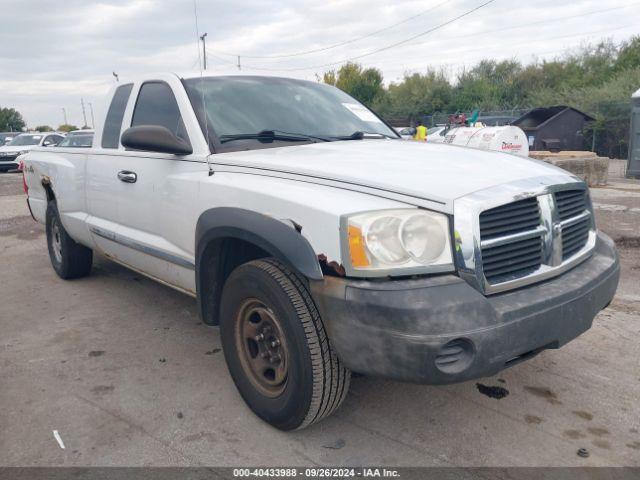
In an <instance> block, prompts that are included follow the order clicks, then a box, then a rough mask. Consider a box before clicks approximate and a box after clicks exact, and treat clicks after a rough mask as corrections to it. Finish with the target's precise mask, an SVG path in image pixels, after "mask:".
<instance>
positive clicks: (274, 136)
mask: <svg viewBox="0 0 640 480" xmlns="http://www.w3.org/2000/svg"><path fill="white" fill-rule="evenodd" d="M235 140H258V141H260V142H273V141H274V140H279V141H284V142H306V141H313V140H319V141H322V142H329V141H330V140H329V139H328V138H325V137H317V136H314V135H306V134H303V133H290V132H282V131H280V130H262V131H261V132H258V133H235V134H231V135H221V136H220V143H227V142H233V141H235Z"/></svg>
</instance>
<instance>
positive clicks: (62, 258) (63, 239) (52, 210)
mask: <svg viewBox="0 0 640 480" xmlns="http://www.w3.org/2000/svg"><path fill="white" fill-rule="evenodd" d="M46 229H47V247H48V249H49V258H50V259H51V265H52V266H53V269H54V270H55V271H56V273H57V274H58V276H59V277H60V278H64V279H65V280H69V279H72V278H79V277H84V276H86V275H89V273H90V272H91V265H92V263H93V251H92V250H91V249H90V248H87V247H85V246H84V245H80V244H79V243H77V242H76V241H75V240H73V238H71V237H70V236H69V234H68V233H67V231H66V230H65V229H64V227H63V226H62V222H61V221H60V214H59V213H58V206H57V205H56V202H55V201H51V202H49V204H48V205H47V220H46Z"/></svg>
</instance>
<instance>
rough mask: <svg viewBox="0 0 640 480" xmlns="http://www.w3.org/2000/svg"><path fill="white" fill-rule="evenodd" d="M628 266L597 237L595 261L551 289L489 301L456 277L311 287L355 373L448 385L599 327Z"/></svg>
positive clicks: (533, 288) (332, 281)
mask: <svg viewBox="0 0 640 480" xmlns="http://www.w3.org/2000/svg"><path fill="white" fill-rule="evenodd" d="M619 274H620V266H619V262H618V256H617V254H616V250H615V248H614V244H613V241H612V240H611V239H610V238H609V237H607V236H605V235H603V234H602V233H599V234H598V240H597V244H596V248H595V251H594V252H593V255H592V256H591V257H590V258H589V259H588V260H585V261H584V262H582V263H581V264H580V265H578V266H576V267H575V268H573V269H572V270H570V271H568V272H566V273H564V274H563V275H561V276H559V277H556V278H554V279H552V280H548V281H546V282H541V283H539V284H535V285H530V286H528V287H525V288H521V289H518V290H513V291H510V292H505V293H501V294H496V295H491V296H488V297H485V296H484V295H482V294H481V293H480V292H478V291H477V290H475V289H473V288H472V287H471V286H469V285H468V284H467V283H466V282H464V281H463V280H461V279H460V278H458V277H457V276H454V275H441V276H435V277H430V278H421V279H413V280H394V281H391V280H387V281H363V280H352V279H343V278H336V277H325V279H324V281H322V282H311V292H312V295H313V297H314V300H315V301H316V304H317V305H318V308H319V309H320V313H321V315H322V318H323V320H324V324H325V327H326V328H327V331H328V334H329V338H330V339H331V342H332V345H333V346H334V348H335V349H336V351H337V354H338V356H339V357H340V359H341V360H342V361H343V362H344V364H345V365H346V366H347V367H349V368H350V369H351V370H353V371H355V372H359V373H363V374H367V375H374V376H381V377H387V378H392V379H395V380H401V381H407V382H415V383H428V384H444V383H454V382H461V381H465V380H470V379H473V378H480V377H486V376H490V375H494V374H496V373H497V372H499V371H501V370H503V369H504V368H506V367H509V366H512V365H514V364H516V363H518V362H520V361H523V360H526V359H528V358H531V357H533V356H534V355H535V354H537V353H539V352H540V351H542V350H544V349H547V348H558V347H560V346H561V345H564V344H565V343H567V342H569V341H570V340H573V339H574V338H576V337H577V336H579V335H580V334H582V333H583V332H585V331H586V330H588V329H589V328H590V327H591V324H592V322H593V318H594V317H595V316H596V314H597V313H598V312H599V311H600V310H602V309H603V308H605V307H606V306H607V305H608V304H609V302H611V300H612V298H613V295H614V294H615V291H616V288H617V285H618V278H619Z"/></svg>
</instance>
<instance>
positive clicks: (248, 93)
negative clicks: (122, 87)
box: [184, 76, 397, 142]
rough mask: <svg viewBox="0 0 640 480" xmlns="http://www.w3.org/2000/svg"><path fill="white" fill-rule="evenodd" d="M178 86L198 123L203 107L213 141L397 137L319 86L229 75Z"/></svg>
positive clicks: (352, 102) (368, 112)
mask: <svg viewBox="0 0 640 480" xmlns="http://www.w3.org/2000/svg"><path fill="white" fill-rule="evenodd" d="M184 83H185V87H186V89H187V93H188V95H189V98H190V99H191V104H192V105H193V107H194V110H195V111H196V112H197V113H198V115H199V117H200V120H201V122H202V117H203V115H202V110H203V109H202V105H203V104H204V105H205V109H206V118H207V120H208V123H209V125H208V128H209V129H210V133H212V132H213V134H214V135H216V136H217V137H221V136H232V135H242V134H254V133H259V132H263V131H271V132H280V133H288V134H296V135H305V136H308V137H312V138H313V137H316V138H326V139H333V140H335V139H337V138H336V137H348V136H350V135H352V134H354V133H355V132H364V133H375V134H381V135H385V136H391V137H393V138H397V134H396V133H395V132H394V131H393V130H392V129H391V128H389V127H387V125H385V124H384V123H383V122H382V120H380V119H379V118H378V117H377V115H375V114H374V113H373V112H372V111H371V110H369V109H368V108H367V107H365V106H364V105H362V104H361V103H359V102H358V101H357V100H355V99H353V98H352V97H350V96H349V95H347V94H346V93H344V92H343V91H341V90H338V89H337V88H335V87H332V86H329V85H325V84H322V83H314V82H307V81H303V80H293V79H285V78H272V77H234V76H229V77H207V78H202V79H201V78H192V79H188V80H185V82H184ZM203 128H204V127H203ZM211 131H212V132H211ZM247 141H252V142H257V141H259V140H257V139H255V138H254V139H247Z"/></svg>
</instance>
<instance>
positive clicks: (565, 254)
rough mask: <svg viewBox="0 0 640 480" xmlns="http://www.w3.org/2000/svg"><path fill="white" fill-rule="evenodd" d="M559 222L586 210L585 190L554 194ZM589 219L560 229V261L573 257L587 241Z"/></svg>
mask: <svg viewBox="0 0 640 480" xmlns="http://www.w3.org/2000/svg"><path fill="white" fill-rule="evenodd" d="M554 196H555V200H556V208H557V209H558V216H559V217H560V220H568V219H570V218H574V217H577V216H578V215H580V214H582V213H583V212H584V211H585V210H586V209H587V191H586V190H563V191H560V192H556V193H555V194H554ZM590 228H591V219H590V218H585V219H584V220H581V221H580V222H578V223H574V224H573V225H568V226H566V227H563V228H562V259H563V260H566V259H567V258H569V257H571V256H572V255H575V254H576V253H577V252H578V251H580V249H582V247H584V246H585V245H586V243H587V240H588V239H589V230H590Z"/></svg>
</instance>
